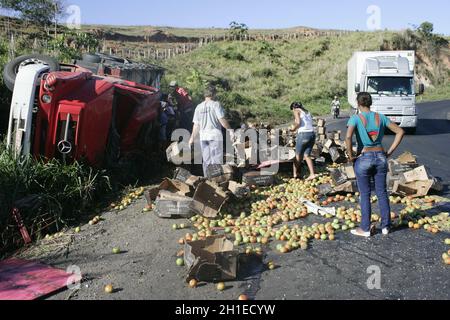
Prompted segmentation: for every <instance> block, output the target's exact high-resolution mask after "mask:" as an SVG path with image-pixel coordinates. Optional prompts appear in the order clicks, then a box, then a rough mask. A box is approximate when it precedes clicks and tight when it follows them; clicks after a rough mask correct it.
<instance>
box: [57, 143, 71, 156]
mask: <svg viewBox="0 0 450 320" xmlns="http://www.w3.org/2000/svg"><path fill="white" fill-rule="evenodd" d="M58 150H59V152H60V153H62V154H69V153H70V152H72V144H71V143H70V142H69V141H65V140H63V141H61V142H60V143H58Z"/></svg>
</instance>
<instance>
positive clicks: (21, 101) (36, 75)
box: [7, 64, 49, 156]
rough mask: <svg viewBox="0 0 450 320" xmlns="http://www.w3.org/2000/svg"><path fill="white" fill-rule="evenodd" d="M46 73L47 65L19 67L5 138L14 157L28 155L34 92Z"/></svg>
mask: <svg viewBox="0 0 450 320" xmlns="http://www.w3.org/2000/svg"><path fill="white" fill-rule="evenodd" d="M48 71H49V67H48V66H47V65H44V64H30V65H26V66H23V67H21V68H20V69H19V71H18V73H17V77H16V81H15V84H14V91H13V96H12V103H11V111H10V116H9V126H8V136H7V146H8V148H10V149H11V150H12V151H13V152H14V154H15V155H16V156H27V155H29V154H30V151H31V143H32V141H31V130H32V119H33V108H34V105H35V99H36V90H38V88H39V87H38V85H39V82H40V76H41V75H42V74H43V73H45V72H48Z"/></svg>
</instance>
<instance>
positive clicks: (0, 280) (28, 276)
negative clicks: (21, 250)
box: [0, 259, 81, 300]
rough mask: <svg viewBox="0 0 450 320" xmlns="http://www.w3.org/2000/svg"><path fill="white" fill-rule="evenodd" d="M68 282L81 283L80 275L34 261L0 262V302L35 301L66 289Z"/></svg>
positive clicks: (13, 260)
mask: <svg viewBox="0 0 450 320" xmlns="http://www.w3.org/2000/svg"><path fill="white" fill-rule="evenodd" d="M69 280H70V281H72V280H73V281H81V275H75V274H69V273H67V272H65V271H64V270H59V269H54V268H52V267H50V266H46V265H44V264H41V263H39V262H34V261H26V260H20V259H8V260H4V261H1V262H0V300H35V299H38V298H40V297H43V296H47V295H49V294H51V293H54V292H56V291H58V290H61V289H63V288H65V287H67V285H68V281H69ZM70 283H73V282H69V284H70Z"/></svg>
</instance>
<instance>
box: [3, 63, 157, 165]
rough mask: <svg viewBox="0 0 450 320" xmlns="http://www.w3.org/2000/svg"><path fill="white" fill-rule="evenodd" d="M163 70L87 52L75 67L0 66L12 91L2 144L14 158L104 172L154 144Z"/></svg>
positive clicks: (50, 64)
mask: <svg viewBox="0 0 450 320" xmlns="http://www.w3.org/2000/svg"><path fill="white" fill-rule="evenodd" d="M163 74H164V69H162V68H160V67H158V66H154V65H149V64H138V63H134V62H131V61H128V60H126V59H120V58H117V57H112V56H107V55H102V54H85V55H84V56H83V59H82V60H78V61H73V64H59V63H58V62H57V61H56V60H54V59H53V58H50V57H47V56H42V55H28V56H22V57H19V58H17V59H14V60H13V61H11V62H10V63H9V64H8V65H7V66H6V67H5V69H4V73H3V76H4V81H5V84H6V86H7V87H8V88H9V89H10V90H12V91H13V97H12V104H11V111H10V118H9V126H8V137H7V143H8V146H9V147H10V148H11V149H12V150H13V151H14V152H15V153H16V154H17V155H25V156H26V155H32V156H34V157H36V158H43V159H52V158H57V159H61V160H63V161H66V162H73V161H75V160H77V161H79V160H83V161H86V162H87V163H89V164H90V165H93V166H96V167H102V166H105V165H108V164H114V163H115V162H117V161H118V159H119V158H121V157H122V156H124V155H127V154H129V153H133V152H138V151H139V150H143V149H146V150H148V149H150V148H152V147H154V146H155V145H157V137H158V115H159V110H160V98H161V93H160V91H159V87H160V82H161V78H162V76H163Z"/></svg>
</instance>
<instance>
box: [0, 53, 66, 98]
mask: <svg viewBox="0 0 450 320" xmlns="http://www.w3.org/2000/svg"><path fill="white" fill-rule="evenodd" d="M36 63H43V64H46V65H48V66H49V68H50V71H51V72H54V71H59V70H60V69H61V67H60V65H59V63H58V61H56V60H55V59H54V58H52V57H49V56H45V55H41V54H30V55H25V56H20V57H17V58H16V59H14V60H12V61H10V62H9V63H8V64H7V65H6V66H5V68H4V69H3V81H4V82H5V85H6V87H7V88H8V89H9V90H11V91H14V83H15V82H16V76H17V73H18V72H19V67H21V66H24V65H29V64H36Z"/></svg>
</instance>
